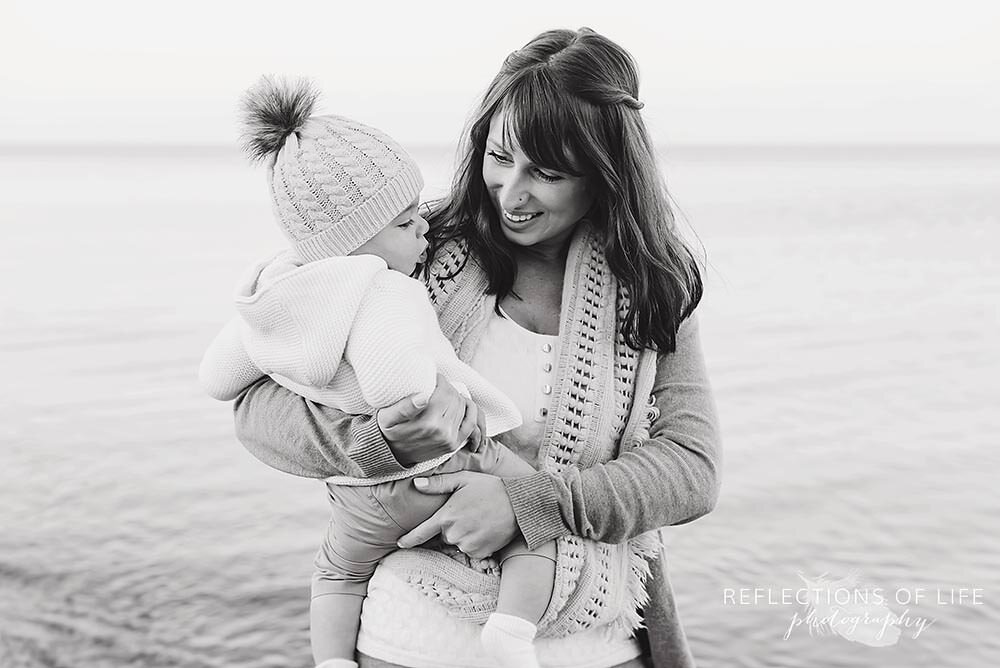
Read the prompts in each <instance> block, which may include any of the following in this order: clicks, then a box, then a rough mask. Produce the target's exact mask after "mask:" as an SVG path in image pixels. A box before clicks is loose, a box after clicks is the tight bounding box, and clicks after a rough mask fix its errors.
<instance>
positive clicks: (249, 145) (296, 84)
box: [241, 76, 319, 162]
mask: <svg viewBox="0 0 1000 668" xmlns="http://www.w3.org/2000/svg"><path fill="white" fill-rule="evenodd" d="M318 98H319V91H317V90H316V89H315V88H313V85H312V83H310V81H309V80H308V79H291V80H289V79H285V78H281V77H277V78H276V77H268V76H264V77H261V78H260V80H259V81H257V83H256V84H254V85H253V87H251V88H250V89H249V90H247V92H246V93H244V95H243V99H242V100H241V111H242V120H243V142H242V143H243V150H244V151H245V152H246V154H247V155H248V156H249V157H250V160H251V161H252V162H259V161H261V160H264V159H266V158H268V157H269V156H272V155H274V154H275V153H277V152H278V151H280V150H281V147H282V146H284V145H285V140H286V139H288V137H289V135H291V134H292V133H293V132H295V131H296V130H298V129H299V128H301V127H302V126H303V125H304V124H305V122H306V121H307V120H308V119H309V116H311V115H312V112H313V107H315V106H316V100H317V99H318Z"/></svg>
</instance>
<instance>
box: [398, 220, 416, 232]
mask: <svg viewBox="0 0 1000 668" xmlns="http://www.w3.org/2000/svg"><path fill="white" fill-rule="evenodd" d="M412 226H413V221H412V220H408V221H406V222H405V223H400V224H399V227H400V229H404V230H405V229H406V228H407V227H412Z"/></svg>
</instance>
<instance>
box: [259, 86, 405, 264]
mask: <svg viewBox="0 0 1000 668" xmlns="http://www.w3.org/2000/svg"><path fill="white" fill-rule="evenodd" d="M318 97H319V94H318V93H317V92H316V90H315V89H314V88H313V86H312V84H311V83H310V82H309V80H308V79H294V80H291V81H289V80H287V79H281V78H273V77H262V78H261V79H260V80H259V81H258V82H257V83H256V84H255V85H254V86H253V87H252V88H251V89H250V90H248V91H247V92H246V93H245V94H244V96H243V100H242V103H243V104H242V106H243V116H242V121H243V130H244V132H243V148H244V149H245V150H246V152H247V154H248V155H249V156H250V159H251V160H252V161H254V162H258V161H264V160H266V165H267V180H268V185H269V190H270V193H271V201H272V202H273V204H274V213H275V217H276V218H277V219H278V225H279V226H280V227H281V230H282V232H284V233H285V236H286V237H288V239H289V240H290V241H291V242H292V246H293V248H294V249H295V250H296V252H297V254H298V255H299V257H300V258H301V259H303V260H305V261H307V262H312V261H314V260H320V259H324V258H328V257H337V256H342V255H349V254H350V253H351V252H353V251H354V250H355V249H357V248H358V247H360V246H361V245H363V244H364V243H365V242H366V241H368V240H369V239H371V238H372V237H373V236H375V235H376V234H378V233H379V232H380V231H381V230H383V229H384V228H385V227H386V225H388V224H389V223H390V222H391V221H392V219H393V218H395V217H396V216H398V215H399V214H400V213H401V212H402V211H404V210H405V209H406V208H407V207H409V206H410V205H411V204H412V203H413V202H414V200H416V199H417V198H418V196H419V195H420V190H421V189H422V188H423V186H424V180H423V177H422V176H421V174H420V169H419V168H418V167H417V164H416V163H415V162H414V161H413V158H411V157H410V156H409V155H408V154H407V153H406V151H405V150H403V148H402V147H401V146H400V145H399V144H397V143H396V141H395V140H394V139H392V137H389V136H388V135H387V134H385V133H384V132H382V131H381V130H378V129H376V128H373V127H371V126H368V125H365V124H364V123H359V122H358V121H354V120H351V119H349V118H344V117H343V116H333V115H326V116H313V115H312V111H313V107H314V106H315V104H316V99H317V98H318ZM293 134H294V135H295V141H291V137H292V135H293Z"/></svg>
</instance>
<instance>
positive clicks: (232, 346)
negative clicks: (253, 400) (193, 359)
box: [198, 318, 264, 401]
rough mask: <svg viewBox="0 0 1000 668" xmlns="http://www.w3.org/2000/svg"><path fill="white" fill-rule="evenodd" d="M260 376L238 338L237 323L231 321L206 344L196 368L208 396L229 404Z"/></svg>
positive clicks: (238, 327) (262, 374) (238, 323)
mask: <svg viewBox="0 0 1000 668" xmlns="http://www.w3.org/2000/svg"><path fill="white" fill-rule="evenodd" d="M263 376H264V372H262V371H261V370H260V369H259V368H258V367H257V365H256V364H255V363H254V361H253V360H252V359H250V355H249V354H247V350H246V347H245V346H244V345H243V340H242V338H241V337H240V321H239V319H238V318H233V319H232V320H230V321H229V322H228V323H226V326H225V327H223V328H222V331H220V332H219V333H218V335H217V336H216V337H215V339H213V340H212V343H210V344H209V346H208V350H206V351H205V356H204V357H202V359H201V366H200V367H199V368H198V380H199V381H200V382H201V386H202V388H203V389H204V390H205V392H207V393H208V394H209V396H211V397H213V398H215V399H219V400H220V401H230V400H232V399H235V398H236V397H237V396H239V394H240V392H242V391H243V390H245V389H246V388H248V387H250V385H252V384H253V383H254V382H256V381H257V380H258V379H260V378H261V377H263Z"/></svg>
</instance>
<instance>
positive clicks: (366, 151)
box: [199, 78, 555, 668]
mask: <svg viewBox="0 0 1000 668" xmlns="http://www.w3.org/2000/svg"><path fill="white" fill-rule="evenodd" d="M316 97H317V95H316V93H315V92H313V91H312V89H311V87H310V86H309V84H308V83H307V82H302V81H300V82H297V83H295V84H289V83H286V82H283V81H275V80H271V79H267V78H265V79H263V80H262V81H261V82H260V83H258V84H257V85H256V86H255V87H254V88H252V89H250V90H249V91H248V92H247V94H246V97H245V98H244V116H245V123H246V129H247V132H246V149H247V152H248V153H249V155H250V157H251V159H252V160H261V161H266V164H267V178H268V186H269V190H270V193H271V198H272V201H273V204H274V213H275V215H276V217H277V220H278V224H279V225H280V226H281V228H282V230H283V232H284V233H285V234H286V236H288V237H289V239H290V240H291V242H292V249H291V250H289V251H285V252H282V253H280V254H278V255H276V256H274V257H272V258H270V259H268V260H266V261H264V262H262V263H260V264H258V265H257V266H255V267H253V269H252V270H251V272H250V273H249V275H248V276H247V277H246V278H245V280H244V281H243V282H242V283H241V284H240V286H239V288H238V291H237V296H236V309H237V312H238V316H237V317H236V318H234V319H233V320H232V321H231V322H230V323H229V324H227V325H226V326H225V327H224V328H223V330H222V331H221V332H220V333H219V335H218V336H217V337H216V338H215V340H214V341H213V342H212V344H211V345H210V347H209V350H208V351H207V352H206V354H205V358H204V359H203V361H202V365H201V369H200V374H199V375H200V379H201V382H202V384H203V386H204V387H205V389H206V390H207V391H208V393H209V394H211V395H212V396H213V397H215V398H217V399H221V400H230V399H233V398H235V397H236V396H237V395H239V393H240V392H241V391H242V390H243V389H245V388H246V387H248V386H249V385H250V384H252V383H253V382H255V381H256V380H258V379H259V378H261V377H262V376H263V375H265V374H266V375H268V376H270V377H271V378H272V379H274V380H275V381H276V382H278V383H280V384H281V385H283V386H284V387H287V388H288V389H290V390H292V391H293V392H295V393H297V394H299V395H301V396H303V397H305V398H307V399H309V400H311V401H314V402H316V403H319V404H323V405H326V406H330V407H333V408H337V409H339V410H341V411H344V412H346V413H351V414H356V415H360V414H366V415H373V414H374V413H375V411H376V410H378V409H379V408H383V407H385V406H389V405H391V404H394V403H396V402H397V401H399V400H401V399H403V398H404V397H408V396H411V397H413V400H414V403H415V404H418V405H419V403H420V402H421V401H424V402H425V401H426V398H427V397H429V396H430V394H431V393H432V392H433V390H434V388H435V385H436V382H437V374H438V373H440V374H442V375H443V376H444V377H445V378H446V379H447V380H448V381H449V382H451V383H452V384H453V385H454V386H455V388H456V389H457V390H459V391H460V392H462V393H463V394H466V396H468V397H470V398H471V399H472V400H474V401H475V402H476V404H477V406H478V408H479V410H480V412H481V413H482V414H483V415H484V416H485V429H484V430H483V431H484V435H485V436H494V435H496V434H499V433H502V432H504V431H507V430H509V429H513V428H514V427H516V426H518V425H519V424H520V423H521V416H520V414H519V412H518V410H517V408H516V407H515V405H514V404H513V402H512V401H511V400H510V399H509V398H508V397H506V396H505V395H504V394H503V393H502V392H500V391H499V390H498V389H497V388H495V387H494V386H493V385H491V384H490V383H489V382H488V381H487V380H486V379H484V378H483V377H482V376H480V375H479V374H478V373H476V372H475V371H474V370H473V369H472V368H471V367H469V366H468V365H467V364H465V363H464V362H462V361H461V360H459V359H458V357H457V356H456V355H455V352H454V350H453V349H452V347H451V344H450V343H449V342H448V340H447V338H445V336H444V334H442V333H441V330H440V329H439V328H438V323H437V317H436V315H435V313H434V309H433V307H432V306H431V303H430V301H429V299H428V297H427V293H426V291H425V289H424V286H423V284H422V283H420V282H419V281H417V280H415V279H413V278H410V277H409V275H410V274H412V273H413V271H414V269H415V267H416V266H417V265H418V263H420V262H423V261H425V260H426V258H425V254H426V249H427V242H426V240H425V239H424V234H425V233H426V232H427V229H428V227H427V222H426V221H425V220H424V219H423V218H422V217H421V216H420V215H419V213H418V210H417V206H418V203H419V195H420V190H421V188H422V187H423V179H422V177H421V175H420V171H419V169H418V168H417V165H416V164H415V163H414V162H413V160H412V159H411V158H410V156H409V155H407V153H406V152H405V151H404V150H403V149H402V148H401V147H400V146H399V145H398V144H397V143H396V142H395V141H393V140H392V139H391V138H390V137H388V136H386V135H385V134H384V133H382V132H380V131H379V130H376V129H374V128H371V127H368V126H366V125H363V124H361V123H358V122H356V121H352V120H350V119H347V118H343V117H339V116H313V115H312V110H313V107H314V105H315V101H316ZM483 443H484V444H483V445H482V447H481V448H480V449H479V450H478V451H477V452H470V451H469V450H468V449H461V450H459V451H457V452H455V453H451V454H448V455H444V456H442V457H438V458H436V459H433V460H431V461H428V462H423V463H421V464H417V465H415V466H413V467H412V468H409V469H407V470H405V471H403V472H401V473H399V474H396V475H390V476H384V477H381V478H351V477H346V476H339V477H335V478H329V479H327V481H326V482H327V489H328V492H329V498H330V504H331V508H332V518H331V521H330V524H329V528H328V530H327V535H326V538H325V540H324V543H323V546H322V547H321V548H320V550H319V552H318V554H317V556H316V568H317V570H316V573H315V574H314V576H313V585H312V603H311V610H310V622H311V623H310V626H311V631H310V636H311V641H312V648H313V658H314V659H315V661H316V663H317V665H318V666H319V667H322V668H340V667H344V668H347V667H356V666H357V664H356V663H355V662H354V658H355V651H356V643H357V633H358V627H359V624H360V616H361V606H362V603H363V600H364V596H365V595H366V592H367V588H368V581H369V579H370V578H371V576H372V574H373V573H374V571H375V567H376V566H377V564H378V562H379V560H380V559H381V558H383V557H384V556H386V555H387V554H389V553H390V552H392V551H394V550H396V549H397V546H396V541H397V540H398V539H399V538H400V537H401V536H402V535H403V534H405V533H407V532H408V531H409V530H411V529H413V528H414V527H416V526H417V525H418V524H420V523H421V522H423V521H424V520H426V519H427V518H428V517H430V516H431V515H432V514H433V513H434V512H435V511H437V509H438V508H440V507H441V505H442V504H443V503H444V501H446V500H447V496H443V495H425V494H421V493H420V492H418V491H416V490H415V489H414V487H413V481H412V478H413V477H414V476H417V475H432V474H434V473H442V472H449V471H456V470H463V469H464V470H475V471H480V472H484V473H489V474H492V475H496V476H500V477H522V476H526V475H531V474H532V473H534V472H535V471H534V469H533V468H532V467H531V466H530V465H529V464H527V463H526V462H524V461H523V460H521V459H520V458H518V457H517V456H516V455H515V454H513V453H512V452H511V451H510V450H508V449H507V448H505V447H504V446H502V445H500V444H499V443H497V442H496V441H494V440H492V439H490V438H486V439H483ZM498 558H499V562H500V564H501V570H502V574H501V578H500V593H499V598H498V602H497V611H496V612H495V613H494V614H493V615H491V616H490V618H489V620H488V621H487V623H486V625H485V626H484V627H483V633H482V641H483V645H484V648H485V649H486V651H487V652H488V653H489V654H490V655H491V656H493V657H494V660H495V661H496V662H497V663H498V665H500V666H504V667H507V666H509V667H511V668H514V667H518V668H531V667H532V666H537V665H538V664H537V659H536V658H535V654H534V648H533V645H532V641H533V639H534V636H535V632H536V625H537V623H538V621H539V619H541V616H542V614H543V613H544V611H545V607H546V606H547V604H548V599H549V597H550V596H551V592H552V586H553V579H554V572H555V546H554V543H548V544H546V545H543V546H541V547H539V548H538V549H536V550H529V549H528V548H527V545H526V544H525V543H524V541H523V539H520V538H519V539H516V540H515V541H513V542H511V544H510V545H508V546H507V547H506V548H504V550H502V551H501V552H500V553H499V554H498Z"/></svg>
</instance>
